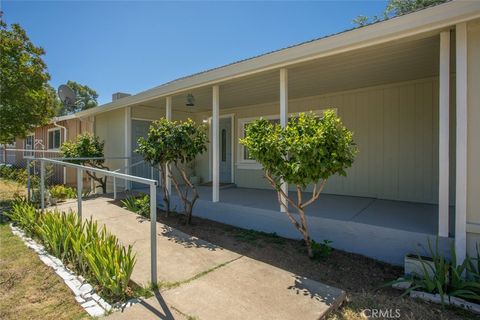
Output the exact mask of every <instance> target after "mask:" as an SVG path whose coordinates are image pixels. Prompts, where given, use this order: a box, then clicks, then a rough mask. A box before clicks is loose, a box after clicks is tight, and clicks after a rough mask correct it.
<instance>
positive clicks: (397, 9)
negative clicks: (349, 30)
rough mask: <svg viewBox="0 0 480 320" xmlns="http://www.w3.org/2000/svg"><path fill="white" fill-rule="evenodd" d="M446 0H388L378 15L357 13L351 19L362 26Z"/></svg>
mask: <svg viewBox="0 0 480 320" xmlns="http://www.w3.org/2000/svg"><path fill="white" fill-rule="evenodd" d="M447 1H448V0H390V1H389V2H388V4H387V6H386V7H385V10H384V11H383V12H382V13H381V14H380V16H373V17H371V18H369V17H366V16H364V15H359V16H358V17H356V18H355V19H354V20H353V23H354V24H355V25H356V26H358V27H362V26H365V25H367V24H370V23H373V22H378V21H382V20H387V19H390V18H393V17H396V16H400V15H403V14H407V13H410V12H413V11H416V10H420V9H423V8H426V7H430V6H433V5H437V4H441V3H444V2H447Z"/></svg>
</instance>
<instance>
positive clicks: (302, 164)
mask: <svg viewBox="0 0 480 320" xmlns="http://www.w3.org/2000/svg"><path fill="white" fill-rule="evenodd" d="M240 143H242V144H243V145H244V146H245V147H247V148H248V151H249V153H250V155H252V156H253V158H255V160H256V161H258V162H259V163H260V164H261V165H262V166H263V170H264V171H265V177H266V178H267V180H268V182H269V183H270V184H271V185H272V186H273V187H274V188H275V190H276V191H277V195H278V201H279V203H280V205H281V206H283V207H284V208H285V209H286V214H287V216H288V218H289V220H290V221H291V222H292V224H293V225H294V226H295V227H296V228H297V229H298V231H300V233H301V234H302V236H303V239H304V241H305V244H306V246H307V251H308V256H309V257H311V258H313V256H314V252H313V249H312V240H311V238H310V235H309V231H308V226H307V219H306V216H305V208H306V207H307V206H309V205H310V204H312V203H313V202H314V201H316V200H317V199H318V197H319V196H320V193H321V192H322V190H323V188H324V187H325V184H326V182H327V180H328V178H329V177H330V176H332V175H334V174H337V173H338V174H340V175H343V176H345V175H346V172H345V170H346V169H347V168H349V167H350V166H351V165H352V163H353V160H354V158H355V155H356V152H357V149H356V147H355V145H354V143H353V134H352V132H350V131H348V130H347V129H346V128H345V127H344V126H343V124H342V123H341V121H340V119H339V118H338V117H337V116H336V114H335V112H333V111H327V112H325V114H324V115H323V117H318V116H317V115H315V114H313V113H309V114H304V113H301V114H300V115H299V117H298V118H296V119H290V120H289V121H288V124H287V126H286V127H285V128H281V127H280V125H278V124H275V125H274V124H272V123H271V122H269V121H268V120H264V119H261V120H256V121H255V122H253V123H251V124H249V125H248V126H247V128H246V132H245V138H244V139H241V140H240ZM282 181H285V182H287V183H288V184H290V185H293V186H295V188H296V193H295V195H294V196H293V195H292V194H290V195H286V194H285V193H284V192H283V191H282V189H281V185H282ZM309 185H313V192H312V194H311V196H310V197H309V198H308V199H303V195H302V191H305V190H306V188H307V186H309ZM295 196H296V197H295ZM283 198H285V199H286V202H284V201H283V200H282V199H283ZM292 208H293V209H294V210H295V211H296V212H297V213H298V215H299V216H300V221H297V219H295V217H294V216H293V212H292Z"/></svg>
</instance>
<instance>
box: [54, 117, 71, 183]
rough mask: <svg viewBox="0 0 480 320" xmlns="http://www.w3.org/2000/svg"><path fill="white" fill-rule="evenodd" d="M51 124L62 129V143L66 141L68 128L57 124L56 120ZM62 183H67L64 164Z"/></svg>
mask: <svg viewBox="0 0 480 320" xmlns="http://www.w3.org/2000/svg"><path fill="white" fill-rule="evenodd" d="M53 125H54V126H55V127H57V128H60V129H63V130H64V131H63V143H65V142H66V141H67V136H68V129H67V128H66V127H64V126H61V125H59V124H57V121H55V120H54V121H53ZM63 184H64V185H66V184H67V167H66V166H64V167H63Z"/></svg>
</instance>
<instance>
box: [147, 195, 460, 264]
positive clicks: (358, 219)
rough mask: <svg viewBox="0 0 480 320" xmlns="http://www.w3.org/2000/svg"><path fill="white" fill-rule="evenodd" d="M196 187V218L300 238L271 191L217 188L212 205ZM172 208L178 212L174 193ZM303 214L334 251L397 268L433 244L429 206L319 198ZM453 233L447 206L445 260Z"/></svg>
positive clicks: (434, 225) (434, 216)
mask: <svg viewBox="0 0 480 320" xmlns="http://www.w3.org/2000/svg"><path fill="white" fill-rule="evenodd" d="M197 189H198V192H199V194H200V198H199V199H198V201H197V203H196V204H195V208H194V215H196V216H200V217H203V218H207V219H211V220H215V221H218V222H221V223H226V224H230V225H234V226H237V227H241V228H245V229H254V230H258V231H265V232H276V233H277V234H278V235H280V236H283V237H286V238H291V239H299V238H300V234H299V233H298V231H297V230H296V229H295V228H294V227H293V226H292V225H291V223H290V221H289V220H288V219H287V217H286V215H285V214H284V213H282V212H280V210H279V205H278V202H277V196H276V193H275V191H274V190H268V189H250V188H238V187H237V188H227V189H221V190H220V202H218V203H214V202H212V201H211V197H212V192H211V190H212V189H211V187H208V186H198V187H197ZM139 191H142V192H147V191H146V190H144V189H139ZM160 192H161V191H160V189H158V196H157V201H158V203H159V205H160V204H161V203H162V196H161V194H160ZM294 196H295V195H294ZM308 196H309V195H308V194H307V193H305V194H304V195H303V197H304V198H307V197H308ZM171 207H172V209H173V210H176V211H179V212H181V211H183V206H182V203H181V202H180V201H179V198H178V197H177V196H176V193H175V192H173V194H172V199H171ZM306 213H307V215H308V223H309V229H310V233H311V236H312V238H313V239H314V240H315V241H319V242H320V241H323V240H326V239H327V240H331V241H333V244H332V246H333V247H335V248H337V249H341V250H345V251H348V252H354V253H359V254H362V255H365V256H368V257H371V258H374V259H378V260H381V261H385V262H388V263H392V264H396V265H402V264H403V257H404V256H405V254H409V253H417V252H419V253H421V254H426V248H427V244H428V241H429V240H430V241H435V237H436V235H437V229H438V213H437V205H434V204H425V203H415V202H406V201H393V200H383V199H375V198H366V197H354V196H342V195H332V194H322V195H320V198H319V199H318V201H316V202H315V203H313V204H312V205H310V206H309V207H307V209H306ZM454 230H455V225H454V207H451V208H450V237H449V238H440V250H441V251H443V253H444V254H445V255H447V256H449V247H450V243H451V241H452V238H451V237H452V236H453V231H454Z"/></svg>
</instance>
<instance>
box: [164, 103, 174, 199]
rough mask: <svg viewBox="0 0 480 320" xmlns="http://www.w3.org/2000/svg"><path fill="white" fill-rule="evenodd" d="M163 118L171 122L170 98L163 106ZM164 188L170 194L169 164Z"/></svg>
mask: <svg viewBox="0 0 480 320" xmlns="http://www.w3.org/2000/svg"><path fill="white" fill-rule="evenodd" d="M165 118H166V119H167V120H169V121H171V120H172V97H167V98H166V105H165ZM165 169H166V170H165V171H166V174H165V187H166V188H167V192H168V194H169V195H170V194H172V179H170V164H167V167H166V168H165Z"/></svg>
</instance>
